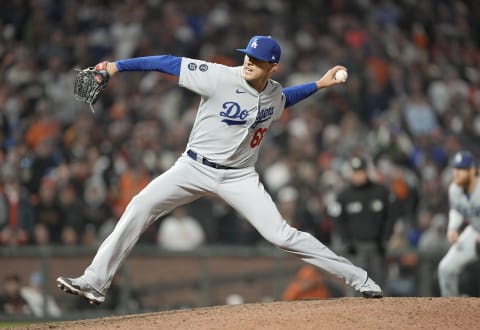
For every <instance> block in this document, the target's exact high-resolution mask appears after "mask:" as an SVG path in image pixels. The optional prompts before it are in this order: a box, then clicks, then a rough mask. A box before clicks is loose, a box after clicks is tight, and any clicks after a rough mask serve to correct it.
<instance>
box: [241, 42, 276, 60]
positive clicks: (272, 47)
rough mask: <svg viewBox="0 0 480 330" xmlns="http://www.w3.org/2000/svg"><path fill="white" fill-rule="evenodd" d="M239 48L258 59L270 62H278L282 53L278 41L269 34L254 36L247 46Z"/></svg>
mask: <svg viewBox="0 0 480 330" xmlns="http://www.w3.org/2000/svg"><path fill="white" fill-rule="evenodd" d="M237 50H238V51H239V52H242V53H244V54H247V55H249V56H251V57H253V58H256V59H258V60H261V61H265V62H270V63H278V62H279V61H280V55H281V54H282V51H281V50H280V45H279V44H278V42H277V41H276V40H275V39H273V38H272V37H269V36H268V37H266V36H255V37H252V39H250V41H249V42H248V46H247V48H245V49H237Z"/></svg>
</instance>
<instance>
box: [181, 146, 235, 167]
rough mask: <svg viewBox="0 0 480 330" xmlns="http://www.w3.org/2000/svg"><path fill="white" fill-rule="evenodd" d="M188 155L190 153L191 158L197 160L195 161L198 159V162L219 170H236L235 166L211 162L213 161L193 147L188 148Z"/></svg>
mask: <svg viewBox="0 0 480 330" xmlns="http://www.w3.org/2000/svg"><path fill="white" fill-rule="evenodd" d="M187 155H188V156H189V157H190V158H191V159H193V160H195V161H197V162H199V163H202V164H203V165H207V166H210V167H213V168H216V169H217V170H235V167H230V166H225V165H220V164H217V163H214V162H211V161H209V160H208V159H206V158H205V157H203V156H200V155H199V154H197V153H196V152H195V151H193V150H192V149H188V150H187Z"/></svg>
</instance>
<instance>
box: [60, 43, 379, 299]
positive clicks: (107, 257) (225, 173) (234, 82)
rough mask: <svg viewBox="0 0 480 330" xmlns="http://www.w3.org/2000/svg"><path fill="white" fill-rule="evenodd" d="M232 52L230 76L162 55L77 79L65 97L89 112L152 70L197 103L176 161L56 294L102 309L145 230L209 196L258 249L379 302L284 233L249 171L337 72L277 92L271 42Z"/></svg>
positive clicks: (321, 250)
mask: <svg viewBox="0 0 480 330" xmlns="http://www.w3.org/2000/svg"><path fill="white" fill-rule="evenodd" d="M238 51H240V52H242V53H244V54H245V55H244V61H243V64H242V65H241V66H238V67H228V66H224V65H220V64H215V63H209V62H205V61H201V60H196V59H191V58H185V57H183V58H182V57H176V56H170V55H163V56H149V57H140V58H131V59H125V60H119V61H116V62H102V63H99V64H97V66H96V67H95V69H94V70H88V71H87V72H80V73H81V78H80V80H79V81H77V82H78V83H77V84H76V87H75V95H76V97H77V99H79V100H82V101H84V102H86V103H88V104H90V105H92V104H93V103H94V102H95V100H96V99H97V98H98V94H99V92H101V90H102V89H103V87H104V86H105V84H106V82H108V79H109V77H111V76H113V75H114V74H116V73H117V72H123V71H153V70H154V71H160V72H163V73H166V74H169V75H174V76H177V77H178V78H179V85H180V86H181V87H184V88H187V89H189V90H191V91H193V92H195V93H197V94H199V95H200V96H201V101H200V105H199V107H198V112H197V115H196V119H195V122H194V125H193V128H192V131H191V133H190V137H189V140H188V143H187V146H186V149H185V152H184V153H183V154H182V155H181V156H180V157H179V159H178V160H177V161H176V163H175V164H174V165H173V166H172V167H171V168H170V169H169V170H167V171H166V172H164V173H163V174H162V175H160V176H158V177H157V178H155V179H154V180H153V181H151V182H150V183H149V184H148V185H147V186H146V187H145V188H144V189H143V190H142V191H141V192H140V193H138V194H137V195H136V196H135V197H133V198H132V200H131V201H130V203H129V205H128V206H127V208H126V210H125V212H124V213H123V214H122V216H121V217H120V219H119V221H118V223H117V225H116V227H115V228H114V230H113V232H112V233H111V234H110V235H109V236H108V237H107V238H106V239H105V241H104V242H103V243H102V244H101V246H100V247H99V249H98V251H97V253H96V255H95V257H94V258H93V261H92V263H91V264H90V265H89V266H88V267H87V269H86V270H85V272H84V273H83V275H82V276H80V277H78V278H66V277H59V278H58V279H57V285H58V287H60V288H61V289H63V290H64V291H66V292H68V293H72V294H77V295H80V296H82V297H84V298H85V299H87V300H88V301H89V302H90V303H92V304H93V303H95V304H100V303H102V302H103V301H104V299H105V294H106V293H107V290H108V288H109V286H110V283H111V281H112V278H113V276H114V274H115V273H116V271H117V269H118V268H119V266H120V264H121V263H122V262H123V261H124V259H125V258H126V257H127V256H128V254H129V252H130V250H131V249H132V248H133V246H134V245H135V243H136V242H137V240H138V238H139V236H140V235H141V234H142V232H143V231H144V230H145V229H146V228H147V227H148V226H149V225H151V224H152V223H153V222H154V221H155V220H156V219H158V218H159V217H161V216H163V215H165V214H167V213H169V212H170V211H172V210H173V209H174V208H176V207H178V206H180V205H182V204H185V203H189V202H191V201H193V200H195V199H197V198H200V197H202V196H212V195H216V196H218V197H220V198H222V199H223V200H225V201H226V202H227V203H228V204H230V205H231V206H232V207H233V208H234V209H235V210H236V211H238V212H239V213H241V214H242V215H243V216H244V217H245V218H246V219H247V220H248V221H249V222H250V223H251V224H252V225H253V226H254V227H255V228H256V230H258V232H259V233H260V234H261V235H262V236H263V237H264V238H265V239H266V240H267V241H269V242H271V243H272V244H274V245H276V246H278V247H279V248H281V249H283V250H286V251H288V252H290V253H293V254H295V255H297V256H299V257H300V258H302V259H303V260H304V261H306V262H308V263H310V264H313V265H315V266H317V267H319V268H322V269H324V270H326V271H328V272H330V273H332V274H335V275H336V276H338V277H340V278H342V279H344V280H345V282H346V283H347V284H349V285H350V286H352V287H353V288H354V289H355V290H357V291H358V292H360V293H361V294H362V295H363V296H364V297H366V298H380V297H382V296H383V293H382V290H381V289H380V287H379V286H378V285H377V284H376V283H375V282H374V281H373V280H372V279H370V278H369V276H368V275H367V272H366V271H365V270H363V269H361V268H359V267H356V266H354V265H353V264H352V263H351V262H350V261H348V260H347V259H345V258H343V257H340V256H337V255H336V254H335V253H333V252H332V251H331V250H329V249H328V248H327V247H326V246H325V245H323V244H322V243H321V242H319V241H318V240H317V239H316V238H314V237H313V236H312V235H310V234H308V233H305V232H302V231H298V230H296V229H295V228H293V227H291V226H289V225H288V224H287V223H286V221H284V219H282V216H281V215H280V213H279V211H278V209H277V207H276V206H275V204H274V203H273V201H272V198H271V197H270V195H269V194H268V193H267V191H266V190H265V188H264V186H263V184H262V183H261V182H260V181H259V175H258V173H257V172H256V170H255V167H254V166H255V162H256V160H257V157H258V151H259V150H260V146H261V143H262V140H263V138H264V137H265V134H267V132H268V129H269V126H270V124H271V123H272V121H274V120H276V119H278V118H279V117H280V115H281V114H282V111H283V110H284V108H285V107H289V106H291V105H293V104H295V103H297V102H299V101H301V100H303V99H305V98H307V97H308V96H310V95H312V94H314V93H315V92H316V91H317V90H319V89H323V88H327V87H330V86H333V85H336V84H339V83H342V82H344V81H342V80H336V79H335V78H334V77H335V73H336V72H337V71H338V70H346V68H345V67H343V66H335V67H333V68H331V69H330V70H328V71H327V72H326V73H325V74H324V76H323V77H322V78H321V79H319V80H318V81H315V82H310V83H305V84H301V85H297V86H293V87H288V88H282V86H281V85H280V84H279V83H278V82H276V81H274V80H272V79H270V77H271V75H272V74H273V73H275V72H276V71H277V70H278V63H279V60H280V55H281V50H280V46H279V44H278V43H277V41H275V40H274V39H273V38H271V37H266V36H255V37H253V38H251V40H250V41H249V43H248V45H247V47H246V48H245V49H238Z"/></svg>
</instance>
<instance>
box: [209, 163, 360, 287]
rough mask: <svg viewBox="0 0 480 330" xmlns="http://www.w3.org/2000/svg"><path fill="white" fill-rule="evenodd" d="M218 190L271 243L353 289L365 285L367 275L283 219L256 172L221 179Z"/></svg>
mask: <svg viewBox="0 0 480 330" xmlns="http://www.w3.org/2000/svg"><path fill="white" fill-rule="evenodd" d="M218 193H219V195H220V196H221V197H222V198H223V199H224V200H225V201H226V202H227V203H229V204H230V205H231V206H232V207H233V208H235V209H236V210H237V211H238V212H239V213H241V214H242V215H243V216H244V217H245V218H246V219H247V220H248V221H249V222H250V223H251V224H252V225H253V226H254V227H255V228H256V229H257V230H258V232H259V233H260V234H261V235H262V236H263V237H264V238H265V239H266V240H268V241H270V242H271V243H272V244H274V245H276V246H278V247H280V248H282V249H284V250H286V251H288V252H290V253H293V254H296V255H297V256H299V257H300V258H302V260H304V261H306V262H308V263H311V264H313V265H315V266H317V267H319V268H321V269H324V270H326V271H328V272H330V273H332V274H334V275H336V276H338V277H340V278H342V279H344V280H345V282H346V283H347V284H349V285H351V286H352V287H353V288H354V289H356V290H358V289H360V288H361V287H362V285H363V284H365V282H366V280H367V278H368V276H367V272H366V271H365V270H363V269H361V268H359V267H356V266H354V265H353V264H352V263H351V262H350V261H349V260H347V259H346V258H343V257H341V256H338V255H336V254H335V253H334V252H332V251H331V250H330V249H329V248H327V247H326V246H325V245H323V244H322V243H321V242H320V241H319V240H317V239H316V238H315V237H313V236H312V235H310V234H309V233H306V232H302V231H298V230H297V229H295V228H293V227H291V226H289V225H288V224H287V223H286V222H285V221H284V220H283V218H282V216H281V215H280V213H279V211H278V209H277V207H276V205H275V204H274V202H273V201H272V199H271V197H270V195H269V194H268V193H267V192H266V191H265V189H264V187H263V185H262V184H261V183H260V182H259V179H258V175H257V174H256V173H254V174H249V175H248V176H246V177H244V178H243V180H233V181H232V182H229V181H226V182H223V183H222V184H221V186H220V187H219V191H218Z"/></svg>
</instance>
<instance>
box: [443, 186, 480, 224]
mask: <svg viewBox="0 0 480 330" xmlns="http://www.w3.org/2000/svg"><path fill="white" fill-rule="evenodd" d="M448 198H449V202H450V215H449V218H450V219H449V221H450V224H449V226H450V228H452V227H457V228H454V229H458V223H459V221H458V220H457V219H460V218H461V219H462V220H463V218H465V219H467V220H468V221H469V223H470V225H472V227H473V228H474V229H475V230H477V231H478V232H480V185H479V184H478V183H477V185H476V187H475V189H474V191H473V193H472V194H471V195H467V194H466V193H465V192H464V191H463V188H462V187H460V186H458V185H457V184H455V183H451V184H450V186H449V188H448ZM452 222H455V223H452Z"/></svg>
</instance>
